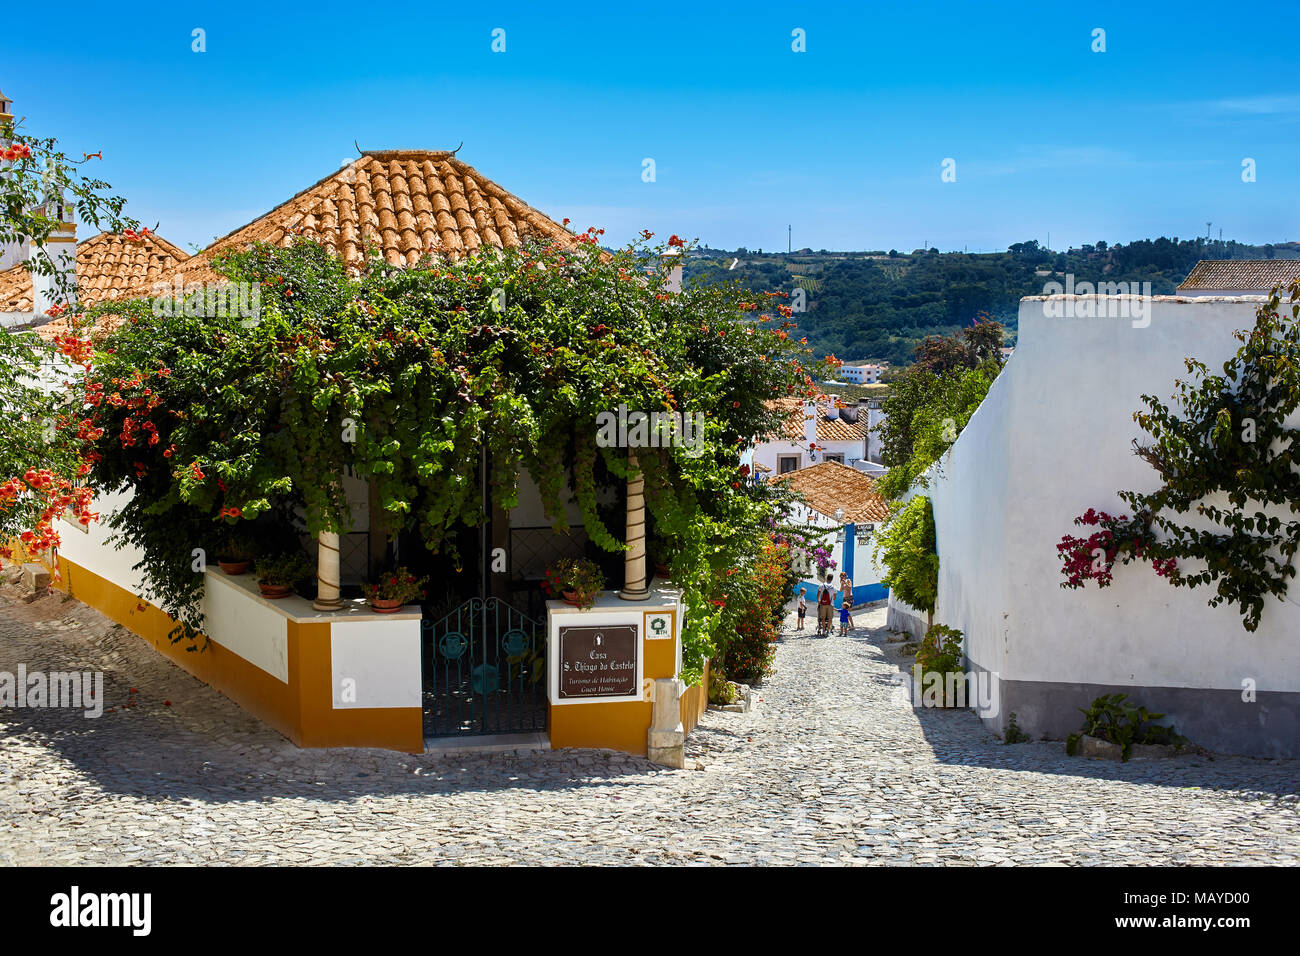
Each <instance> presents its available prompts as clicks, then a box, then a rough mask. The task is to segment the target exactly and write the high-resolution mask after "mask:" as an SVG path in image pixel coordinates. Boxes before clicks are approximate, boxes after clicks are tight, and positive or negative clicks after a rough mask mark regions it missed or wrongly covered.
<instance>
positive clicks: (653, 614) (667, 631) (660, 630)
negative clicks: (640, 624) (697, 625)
mask: <svg viewBox="0 0 1300 956" xmlns="http://www.w3.org/2000/svg"><path fill="white" fill-rule="evenodd" d="M673 624H674V621H673V612H672V611H646V612H645V636H646V640H648V641H668V640H672V639H673V638H674V637H676V636H677V628H676V627H674V626H673Z"/></svg>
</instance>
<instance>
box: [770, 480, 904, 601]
mask: <svg viewBox="0 0 1300 956" xmlns="http://www.w3.org/2000/svg"><path fill="white" fill-rule="evenodd" d="M781 480H782V481H785V482H788V483H789V485H790V487H791V488H792V489H793V490H794V491H796V492H798V493H799V495H800V496H801V497H802V501H801V502H800V503H798V504H796V505H795V506H794V508H793V511H792V513H791V515H790V518H791V519H792V520H793V521H795V522H797V523H799V524H807V525H813V526H815V527H817V528H824V529H825V531H826V533H825V535H824V536H823V537H822V538H821V539H820V540H819V541H817V542H814V543H813V544H814V546H816V545H820V546H821V547H824V548H825V549H826V550H827V551H828V552H829V553H830V554H831V555H832V556H833V558H834V561H835V568H834V570H833V571H832V572H830V574H829V576H828V577H829V580H830V583H831V585H832V587H834V586H835V584H836V583H837V582H838V580H839V572H840V571H845V572H847V573H848V575H849V579H850V580H851V581H852V582H853V603H854V604H865V603H867V602H868V601H880V600H883V599H884V598H886V597H888V596H889V589H888V588H886V587H885V585H883V584H882V583H881V582H880V579H881V577H882V573H881V569H880V568H879V567H878V566H877V565H876V562H875V561H874V560H873V558H872V556H871V552H872V550H873V547H874V544H875V542H874V540H873V539H874V537H875V533H876V528H877V526H878V525H881V524H883V523H884V522H885V521H886V520H887V519H888V518H889V504H888V503H887V502H886V501H885V499H884V498H882V497H881V495H880V493H879V492H878V491H877V490H876V485H875V482H874V481H872V480H871V478H869V477H868V476H867V475H864V474H862V472H861V471H858V470H855V469H852V468H848V467H846V466H844V465H841V464H840V463H839V462H834V461H824V462H821V463H820V464H817V465H813V466H812V467H810V468H802V469H800V470H799V471H797V472H792V473H790V474H789V475H788V476H787V477H785V478H783V479H781ZM803 571H804V574H803V576H802V577H801V579H800V581H799V583H798V584H796V585H795V593H796V594H797V593H798V592H799V589H800V588H806V589H807V590H808V596H809V603H810V604H811V603H814V602H815V601H816V595H817V586H818V584H819V583H820V581H819V580H818V575H817V573H816V570H815V569H814V568H812V567H809V566H806V565H805V566H804V568H803ZM839 605H840V598H839V595H838V594H837V595H836V597H835V606H836V607H839ZM812 616H815V612H814V614H813V615H812Z"/></svg>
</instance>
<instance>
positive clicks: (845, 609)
mask: <svg viewBox="0 0 1300 956" xmlns="http://www.w3.org/2000/svg"><path fill="white" fill-rule="evenodd" d="M848 633H849V601H848V599H845V600H844V601H842V602H841V603H840V637H844V636H845V635H847V634H848Z"/></svg>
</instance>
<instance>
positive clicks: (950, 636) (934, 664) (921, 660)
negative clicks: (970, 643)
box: [916, 624, 966, 674]
mask: <svg viewBox="0 0 1300 956" xmlns="http://www.w3.org/2000/svg"><path fill="white" fill-rule="evenodd" d="M961 639H962V632H961V631H959V630H957V629H956V628H952V627H948V626H946V625H944V624H936V625H934V627H932V628H930V629H929V630H928V631H926V632H925V637H924V639H922V641H921V643H920V646H918V647H917V649H916V662H917V663H918V664H920V665H921V670H922V672H925V671H938V672H939V673H941V674H947V673H951V672H953V671H957V672H959V673H962V674H964V673H966V667H965V657H964V655H963V654H962V649H961Z"/></svg>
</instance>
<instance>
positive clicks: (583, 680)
mask: <svg viewBox="0 0 1300 956" xmlns="http://www.w3.org/2000/svg"><path fill="white" fill-rule="evenodd" d="M638 631H639V628H638V627H637V626H636V625H635V624H614V625H609V626H607V627H561V628H560V631H559V642H558V643H559V645H560V647H559V651H560V655H559V668H560V688H559V693H560V699H561V700H572V699H574V698H576V697H636V696H637V692H638V691H639V688H638V687H637V679H636V652H637V641H638V640H639V639H640V634H639V633H638Z"/></svg>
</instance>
